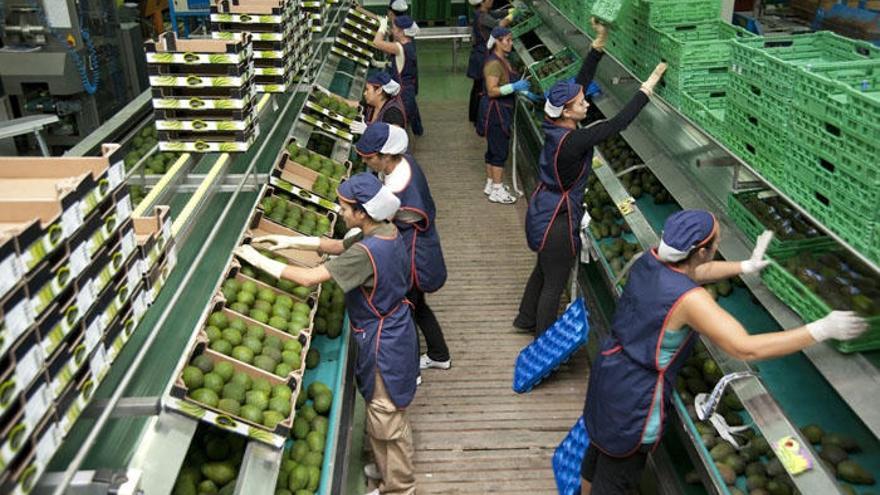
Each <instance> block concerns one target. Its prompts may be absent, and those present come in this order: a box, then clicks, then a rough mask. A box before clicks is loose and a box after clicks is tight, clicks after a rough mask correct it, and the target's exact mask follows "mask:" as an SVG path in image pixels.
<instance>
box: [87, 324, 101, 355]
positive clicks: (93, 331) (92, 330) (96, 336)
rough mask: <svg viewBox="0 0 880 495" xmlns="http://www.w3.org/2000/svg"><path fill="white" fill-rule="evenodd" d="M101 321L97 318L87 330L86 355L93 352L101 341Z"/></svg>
mask: <svg viewBox="0 0 880 495" xmlns="http://www.w3.org/2000/svg"><path fill="white" fill-rule="evenodd" d="M100 326H101V319H100V318H95V320H94V321H93V322H92V324H91V325H89V326H88V328H86V354H88V353H90V352H92V349H94V348H95V346H96V345H98V342H100V341H101V328H100Z"/></svg>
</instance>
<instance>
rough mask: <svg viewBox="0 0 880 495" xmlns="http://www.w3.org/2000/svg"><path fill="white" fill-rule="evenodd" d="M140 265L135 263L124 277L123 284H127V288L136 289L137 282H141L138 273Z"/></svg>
mask: <svg viewBox="0 0 880 495" xmlns="http://www.w3.org/2000/svg"><path fill="white" fill-rule="evenodd" d="M139 268H140V264H139V263H135V264H134V266H133V267H132V269H131V270H129V271H128V273H127V274H126V275H125V283H127V284H128V287H129V288H132V289H133V288H135V287H137V284H138V282H140V281H141V273H140V269H139Z"/></svg>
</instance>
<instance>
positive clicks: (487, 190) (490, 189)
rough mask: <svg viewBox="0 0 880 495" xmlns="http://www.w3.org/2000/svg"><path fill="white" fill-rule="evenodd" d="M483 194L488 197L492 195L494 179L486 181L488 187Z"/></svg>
mask: <svg viewBox="0 0 880 495" xmlns="http://www.w3.org/2000/svg"><path fill="white" fill-rule="evenodd" d="M483 194H485V195H486V196H488V195H490V194H492V179H486V187H484V188H483Z"/></svg>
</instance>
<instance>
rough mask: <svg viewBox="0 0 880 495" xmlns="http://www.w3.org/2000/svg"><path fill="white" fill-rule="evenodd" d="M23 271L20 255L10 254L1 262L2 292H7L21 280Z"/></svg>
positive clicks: (0, 290) (0, 288) (0, 280)
mask: <svg viewBox="0 0 880 495" xmlns="http://www.w3.org/2000/svg"><path fill="white" fill-rule="evenodd" d="M21 274H22V271H20V265H19V261H18V255H16V254H15V253H13V254H10V255H9V256H7V257H6V259H4V260H3V261H2V262H0V294H5V293H6V291H8V290H9V289H11V288H12V287H14V286H15V284H17V283H18V281H19V280H21Z"/></svg>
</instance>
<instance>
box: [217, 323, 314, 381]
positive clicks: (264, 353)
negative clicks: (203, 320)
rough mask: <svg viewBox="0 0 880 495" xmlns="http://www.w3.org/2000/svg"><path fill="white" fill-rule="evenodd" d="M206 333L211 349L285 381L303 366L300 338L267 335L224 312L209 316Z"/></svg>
mask: <svg viewBox="0 0 880 495" xmlns="http://www.w3.org/2000/svg"><path fill="white" fill-rule="evenodd" d="M205 334H206V335H207V336H208V346H209V347H210V348H211V350H213V351H215V352H219V353H220V354H223V355H226V356H229V357H231V358H232V359H235V360H236V361H241V362H243V363H247V364H250V365H252V366H255V367H257V368H260V369H261V370H263V371H266V372H268V373H274V374H275V375H277V376H279V377H282V378H284V377H286V376H287V375H289V374H291V373H293V372H294V371H296V370H298V369H299V368H300V366H302V351H303V346H302V344H300V342H299V341H298V340H297V339H286V340H283V339H280V338H278V337H277V336H275V335H266V331H265V329H263V328H262V327H260V326H259V325H254V324H250V325H248V324H247V323H246V322H245V321H244V320H242V319H239V318H228V317H227V316H226V315H225V314H223V313H221V312H217V313H213V314H212V315H211V316H210V317H209V319H208V326H207V327H205Z"/></svg>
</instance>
